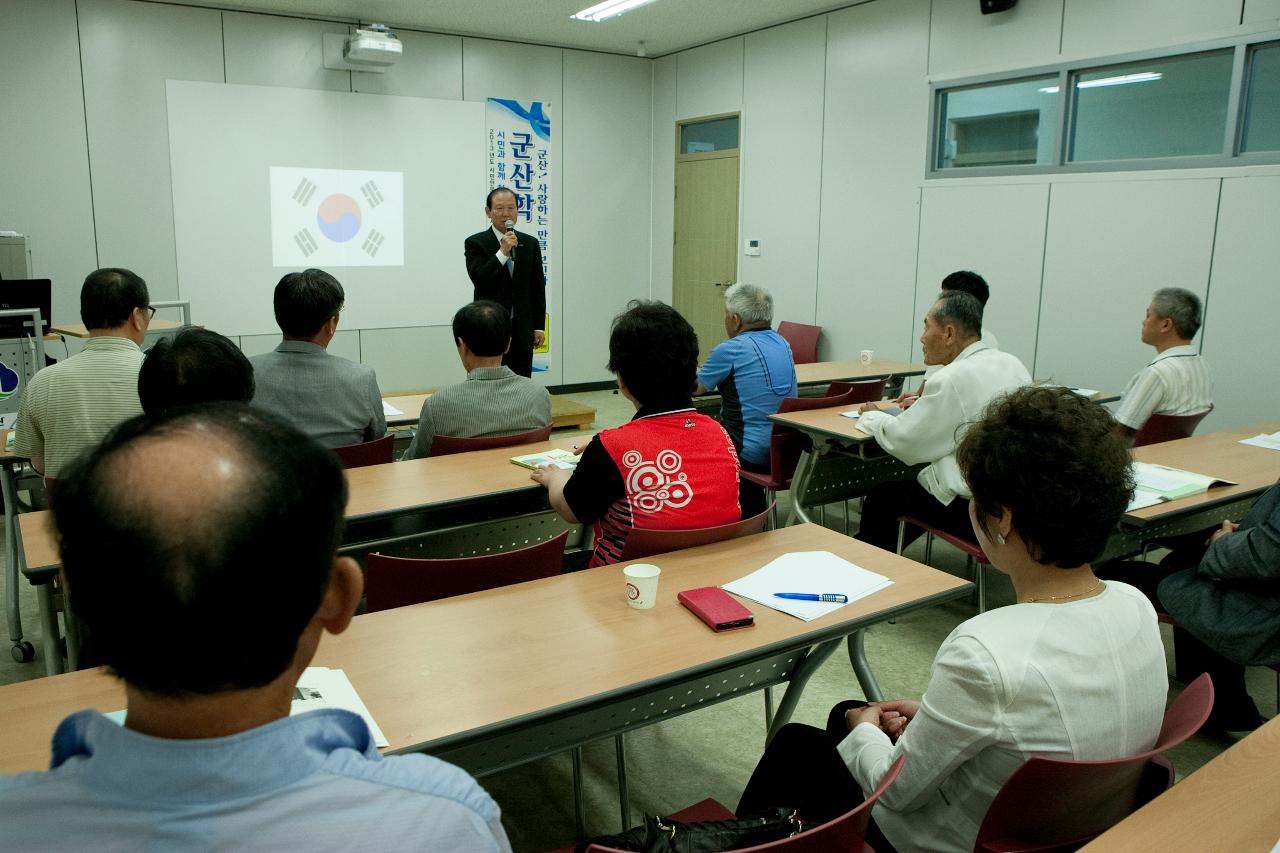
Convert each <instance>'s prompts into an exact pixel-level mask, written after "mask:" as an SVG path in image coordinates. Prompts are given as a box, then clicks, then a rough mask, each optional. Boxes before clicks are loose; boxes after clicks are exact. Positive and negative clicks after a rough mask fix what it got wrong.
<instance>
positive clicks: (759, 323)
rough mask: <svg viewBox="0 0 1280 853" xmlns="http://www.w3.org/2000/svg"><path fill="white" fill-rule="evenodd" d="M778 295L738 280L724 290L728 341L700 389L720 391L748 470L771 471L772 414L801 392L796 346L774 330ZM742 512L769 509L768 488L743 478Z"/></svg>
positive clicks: (701, 377) (723, 412) (702, 375)
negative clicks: (784, 400)
mask: <svg viewBox="0 0 1280 853" xmlns="http://www.w3.org/2000/svg"><path fill="white" fill-rule="evenodd" d="M772 323H773V296H771V295H770V294H769V291H768V290H766V289H764V288H763V287H760V286H759V285H756V284H746V283H744V282H739V283H738V284H735V285H734V286H733V287H730V288H729V289H728V290H726V291H725V294H724V329H725V331H726V332H728V333H729V339H728V340H727V341H721V342H720V343H719V344H717V345H716V347H715V349H713V350H711V354H710V355H708V356H707V360H706V361H705V362H704V363H703V365H702V367H701V369H699V370H698V387H697V390H696V393H698V394H705V393H707V392H708V391H714V390H717V389H718V390H719V391H720V397H721V404H720V423H721V425H722V426H724V428H725V431H726V432H728V433H729V437H730V438H731V439H733V446H734V447H735V448H736V449H737V451H738V458H739V459H740V460H741V462H742V467H743V468H744V469H745V470H747V471H756V472H759V473H768V471H769V436H770V435H771V434H772V432H773V429H772V425H771V424H770V423H769V416H770V415H772V414H774V413H775V412H777V411H778V406H779V404H781V403H782V398H783V397H794V396H796V365H795V360H794V359H793V358H792V356H791V347H790V346H789V345H788V344H787V342H786V340H784V339H783V337H782V336H781V335H779V334H778V333H777V332H775V331H774V330H773V329H772V328H770V326H771V324H772ZM738 500H739V503H741V504H742V515H743V517H744V518H745V517H748V516H751V515H755V514H756V513H757V512H762V511H763V510H764V491H763V490H762V489H760V488H759V487H757V486H755V485H753V484H751V483H748V482H747V481H746V480H743V481H742V484H741V486H740V492H739V496H738Z"/></svg>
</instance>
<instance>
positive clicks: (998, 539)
mask: <svg viewBox="0 0 1280 853" xmlns="http://www.w3.org/2000/svg"><path fill="white" fill-rule="evenodd" d="M996 544H997V545H1003V544H1004V534H1003V533H997V534H996Z"/></svg>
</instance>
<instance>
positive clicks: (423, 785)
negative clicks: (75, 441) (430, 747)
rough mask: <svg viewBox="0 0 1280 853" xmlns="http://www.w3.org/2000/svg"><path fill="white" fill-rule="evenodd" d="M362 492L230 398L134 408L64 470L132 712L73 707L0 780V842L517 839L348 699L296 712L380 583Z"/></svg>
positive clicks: (83, 595)
mask: <svg viewBox="0 0 1280 853" xmlns="http://www.w3.org/2000/svg"><path fill="white" fill-rule="evenodd" d="M346 497H347V490H346V483H345V480H344V478H343V472H342V469H341V467H340V466H339V464H338V461H337V459H336V458H335V457H334V456H333V454H332V453H330V452H328V451H326V450H324V449H323V448H321V447H320V446H318V445H317V444H315V443H314V442H311V441H308V440H307V439H306V437H305V436H303V435H302V434H301V433H299V432H297V431H296V430H294V429H292V428H290V427H288V426H287V425H285V424H283V423H280V422H278V421H276V420H275V419H273V418H271V417H268V416H266V415H263V414H262V413H260V412H256V411H254V410H252V409H250V408H248V407H246V406H244V405H242V404H234V403H217V404H211V405H206V406H200V407H195V408H187V409H170V410H167V411H165V412H161V413H160V414H158V415H143V416H140V417H138V418H134V419H132V420H130V421H128V422H126V423H125V424H123V425H122V426H120V428H119V429H117V430H115V431H114V432H112V433H111V435H110V436H108V437H107V439H106V440H105V441H104V442H103V443H102V444H101V445H99V446H98V447H96V448H94V449H93V450H92V451H91V452H90V453H87V454H85V455H84V456H82V457H80V458H79V459H78V460H77V461H76V462H75V463H74V464H73V465H72V466H71V467H70V468H69V469H68V470H67V472H66V474H65V475H64V479H63V480H62V482H61V486H60V488H59V489H58V491H57V492H56V493H55V494H54V501H53V518H54V522H55V524H56V526H57V531H58V538H59V541H60V547H61V552H62V566H63V571H64V573H65V577H66V582H67V585H68V588H69V589H74V590H75V600H76V611H77V613H78V614H79V616H80V618H81V619H82V620H83V621H84V622H85V624H86V625H87V626H88V627H89V628H91V629H92V630H93V633H94V637H95V640H96V641H97V643H98V648H99V651H100V653H101V655H102V657H103V659H104V661H105V663H106V664H107V665H108V666H110V667H111V670H112V671H113V673H114V674H115V675H117V676H119V677H120V678H121V679H122V680H123V681H124V683H125V690H126V696H127V701H128V714H127V717H126V719H125V722H124V724H123V726H121V725H119V724H117V723H116V722H113V721H112V720H110V719H108V718H107V717H104V716H103V715H102V714H100V713H98V712H97V711H80V712H78V713H76V714H73V715H72V716H70V717H68V718H67V719H65V720H63V721H62V723H61V724H60V725H59V727H58V729H57V731H56V732H55V734H54V737H53V759H52V762H51V767H50V769H49V771H48V772H46V773H22V774H18V775H16V776H9V777H0V849H4V850H31V849H36V848H40V847H47V846H48V845H49V843H50V838H51V835H50V833H51V830H52V832H53V833H54V836H53V837H56V838H57V839H58V844H59V845H60V846H69V847H75V846H92V847H94V848H95V849H111V850H148V849H150V850H157V849H192V850H195V849H203V850H210V849H238V848H248V847H252V848H254V849H263V850H269V849H290V848H295V847H297V846H298V845H299V843H300V839H302V840H305V846H306V847H307V848H308V849H324V850H351V849H383V850H402V849H409V848H423V849H433V850H465V851H496V850H509V849H510V847H509V845H508V843H507V839H506V835H505V833H504V832H503V829H502V825H501V823H500V820H499V811H498V807H497V805H496V804H495V803H494V802H493V800H492V799H490V798H489V796H488V795H487V794H486V793H485V792H484V790H482V789H481V788H480V786H479V785H477V784H476V782H475V780H474V779H472V778H471V777H470V776H468V775H467V774H466V773H464V772H463V771H462V770H459V769H458V768H456V767H453V766H451V765H448V764H446V763H444V762H442V761H440V760H439V759H436V758H431V757H428V756H426V755H408V756H399V757H394V758H385V759H384V758H382V756H381V755H380V754H379V753H378V750H377V748H376V747H375V746H374V743H373V738H372V736H371V735H370V733H369V729H368V728H367V726H366V725H365V723H364V721H363V720H362V719H361V718H360V717H359V716H358V715H356V714H353V713H350V712H348V711H343V710H338V709H326V710H317V711H308V712H306V713H302V714H299V715H297V716H289V710H290V702H291V700H292V698H293V693H294V690H295V687H296V684H297V682H298V679H299V677H300V676H301V674H302V672H303V670H304V669H305V668H306V667H307V665H308V664H309V663H310V661H311V658H312V656H313V655H314V654H315V652H316V648H317V646H318V645H319V643H320V640H321V636H322V635H323V634H324V633H326V632H328V633H331V634H337V633H341V632H342V631H343V630H345V629H346V628H347V626H348V625H349V624H350V622H351V617H352V614H353V613H354V612H355V608H356V605H357V604H358V603H359V600H360V595H361V592H362V590H363V583H362V579H361V574H360V568H359V566H357V565H356V563H355V561H354V560H352V559H350V558H348V557H336V554H335V551H336V548H337V545H338V541H339V539H340V537H341V534H342V529H343V510H344V507H345V505H346ZM51 810H57V812H58V818H57V820H56V822H55V825H54V826H52V827H51V825H50V823H49V814H50V813H51Z"/></svg>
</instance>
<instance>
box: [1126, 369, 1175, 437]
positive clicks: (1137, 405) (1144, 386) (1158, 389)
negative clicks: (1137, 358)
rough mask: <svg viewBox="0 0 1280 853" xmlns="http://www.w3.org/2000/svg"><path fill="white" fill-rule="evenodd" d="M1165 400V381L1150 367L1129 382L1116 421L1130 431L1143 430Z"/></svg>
mask: <svg viewBox="0 0 1280 853" xmlns="http://www.w3.org/2000/svg"><path fill="white" fill-rule="evenodd" d="M1163 399H1164V380H1163V379H1161V378H1160V374H1159V373H1157V372H1156V371H1154V370H1152V369H1151V368H1150V367H1148V368H1145V369H1144V370H1142V371H1141V372H1140V373H1139V374H1138V375H1137V376H1135V377H1133V379H1132V380H1131V381H1130V382H1129V387H1128V388H1126V389H1124V396H1123V397H1122V398H1121V399H1120V406H1119V408H1117V409H1116V413H1115V419H1116V420H1117V421H1119V422H1120V423H1122V424H1124V425H1125V426H1127V427H1128V428H1129V429H1134V430H1137V429H1142V425H1143V424H1145V423H1146V422H1147V418H1149V417H1151V415H1152V413H1153V412H1155V411H1156V409H1158V408H1160V403H1161V401H1162V400H1163Z"/></svg>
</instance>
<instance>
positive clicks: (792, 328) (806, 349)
mask: <svg viewBox="0 0 1280 853" xmlns="http://www.w3.org/2000/svg"><path fill="white" fill-rule="evenodd" d="M778 334H779V335H782V337H783V338H784V339H786V342H787V343H788V344H790V345H791V358H792V360H793V361H795V363H796V364H813V363H814V362H815V361H817V360H818V336H819V335H821V334H822V327H821V326H809V325H806V324H805V323H792V322H791V321H790V320H783V321H782V322H781V323H779V324H778Z"/></svg>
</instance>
